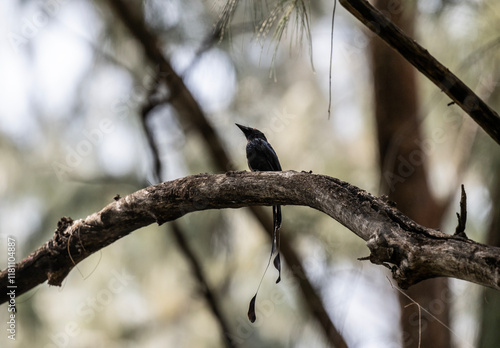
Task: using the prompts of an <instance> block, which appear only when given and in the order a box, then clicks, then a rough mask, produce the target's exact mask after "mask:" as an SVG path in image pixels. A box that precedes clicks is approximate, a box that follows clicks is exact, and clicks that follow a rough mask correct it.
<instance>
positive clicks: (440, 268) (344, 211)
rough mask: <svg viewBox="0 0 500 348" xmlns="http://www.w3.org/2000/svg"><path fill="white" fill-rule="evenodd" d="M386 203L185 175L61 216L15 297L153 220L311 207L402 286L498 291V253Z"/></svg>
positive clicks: (274, 177) (334, 183)
mask: <svg viewBox="0 0 500 348" xmlns="http://www.w3.org/2000/svg"><path fill="white" fill-rule="evenodd" d="M389 203H390V202H389ZM389 203H388V202H386V200H384V199H383V198H377V197H374V196H372V195H371V194H369V193H367V192H366V191H363V190H361V189H359V188H357V187H355V186H352V185H350V184H348V183H346V182H343V181H341V180H338V179H335V178H331V177H328V176H324V175H314V174H309V173H298V172H294V171H287V172H256V173H249V172H228V173H226V174H199V175H194V176H188V177H185V178H181V179H177V180H173V181H169V182H164V183H161V184H158V185H155V186H150V187H147V188H145V189H142V190H140V191H137V192H135V193H132V194H130V195H127V196H125V197H122V198H117V200H116V201H115V202H112V203H110V204H108V205H107V206H106V207H104V208H103V209H102V210H101V211H99V212H96V213H94V214H92V215H90V216H88V217H87V218H85V219H80V220H75V221H73V220H72V219H70V218H62V219H61V221H60V222H59V224H58V228H57V230H56V231H55V233H54V236H53V238H52V239H51V240H49V241H48V242H47V243H45V244H44V245H43V246H41V247H40V248H39V249H38V250H36V251H35V252H33V253H32V254H31V255H29V256H28V257H27V258H25V259H24V260H23V261H21V262H20V263H18V264H17V265H16V285H17V289H16V293H17V295H18V296H19V295H21V294H22V293H24V292H26V291H28V290H30V289H32V288H33V287H35V286H36V285H38V284H40V283H42V282H44V281H45V280H48V284H49V285H57V286H60V285H61V282H62V281H63V279H64V278H65V277H66V276H67V275H68V273H69V272H70V271H71V269H72V268H73V267H74V266H75V265H76V264H77V263H79V262H80V261H82V260H83V259H85V258H86V257H88V256H89V255H91V254H92V253H94V252H96V251H98V250H100V249H102V248H104V247H106V246H108V245H110V244H111V243H113V242H114V241H116V240H118V239H120V238H122V237H124V236H126V235H128V234H129V233H131V232H132V231H134V230H136V229H138V228H140V227H144V226H147V225H149V224H151V223H154V222H156V223H158V224H162V223H165V222H166V221H171V220H175V219H177V218H179V217H181V216H183V215H185V214H188V213H190V212H194V211H200V210H207V209H223V208H240V207H244V206H254V205H267V206H271V205H276V204H280V205H304V206H309V207H311V208H314V209H317V210H319V211H322V212H324V213H325V214H328V215H329V216H330V217H332V218H334V219H335V220H337V221H338V222H340V223H341V224H343V225H344V226H346V227H347V228H349V229H350V230H351V231H353V232H354V233H355V234H356V235H357V236H359V237H360V238H362V239H363V240H365V241H367V246H368V248H369V249H370V252H371V254H370V261H371V262H373V263H376V264H382V265H384V266H386V267H388V268H389V269H390V270H391V271H392V275H393V278H394V279H395V281H396V282H397V283H398V285H399V286H400V287H403V288H406V287H408V286H411V285H413V284H416V283H418V282H420V281H422V280H424V279H428V278H433V277H442V276H443V277H455V278H459V279H463V280H467V281H471V282H474V283H477V284H481V285H484V286H489V287H492V288H495V289H499V290H500V248H496V247H489V246H486V245H483V244H480V243H476V242H474V241H471V240H469V239H464V238H460V237H456V236H452V235H448V234H445V233H443V232H440V231H438V230H433V229H429V228H426V227H423V226H420V225H418V224H417V223H415V222H414V221H413V220H411V219H409V218H408V217H406V216H405V215H403V214H402V213H401V212H399V211H398V210H397V209H396V208H395V207H394V206H392V205H391V204H389ZM284 238H286V236H284ZM7 279H8V278H7V270H4V271H2V272H1V273H0V287H1V288H3V289H5V288H6V287H7ZM7 300H8V296H7V295H6V292H3V293H2V294H0V303H3V302H6V301H7Z"/></svg>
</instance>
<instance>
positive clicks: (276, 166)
mask: <svg viewBox="0 0 500 348" xmlns="http://www.w3.org/2000/svg"><path fill="white" fill-rule="evenodd" d="M259 140H260V141H259V142H258V147H259V152H261V153H262V155H263V157H264V158H265V160H266V162H267V164H268V166H269V169H268V170H271V171H281V165H280V161H279V160H278V155H276V152H275V151H274V149H273V147H272V146H271V144H269V143H268V142H267V141H264V140H261V139H259Z"/></svg>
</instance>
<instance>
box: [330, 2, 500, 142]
mask: <svg viewBox="0 0 500 348" xmlns="http://www.w3.org/2000/svg"><path fill="white" fill-rule="evenodd" d="M339 1H340V3H341V4H342V6H344V7H345V9H346V10H347V11H349V12H350V13H351V14H352V15H353V16H354V17H356V18H357V19H358V20H359V21H360V22H361V23H363V24H364V25H365V26H366V27H367V28H369V29H370V30H371V31H373V32H374V33H375V34H376V35H378V36H379V37H380V38H381V39H383V40H384V41H385V42H386V43H387V44H388V45H389V46H391V47H392V48H393V49H395V50H396V51H397V52H399V53H400V54H401V55H402V56H403V57H404V58H405V59H406V60H407V61H408V62H410V63H411V64H412V65H413V66H414V67H415V68H417V69H418V70H419V71H420V72H421V73H422V74H424V75H425V76H426V77H427V78H428V79H429V80H431V81H432V82H433V83H434V84H435V85H436V86H438V87H439V88H441V90H442V91H443V92H445V93H446V94H447V95H448V96H449V97H450V98H451V99H452V100H453V101H454V102H455V103H456V104H457V105H459V106H460V107H461V108H462V109H463V110H464V111H465V112H466V113H467V114H468V115H469V116H470V117H472V119H473V120H474V121H476V122H477V124H478V125H479V126H481V128H483V129H484V131H485V132H486V133H487V134H489V136H490V137H491V138H493V140H495V141H496V142H497V143H498V144H500V116H498V114H497V113H496V112H495V111H494V110H493V109H491V108H490V107H489V106H488V105H487V104H486V103H485V102H484V101H483V100H482V99H481V98H479V96H477V95H476V94H475V93H474V92H473V91H472V90H471V89H470V88H469V87H468V86H467V85H466V84H464V83H463V82H462V81H461V80H460V79H459V78H458V77H457V76H455V75H454V74H453V73H452V72H451V71H450V70H449V69H448V68H447V67H445V66H444V65H443V64H441V63H440V62H439V61H438V60H437V59H436V58H434V57H433V56H432V55H431V54H430V53H429V52H428V51H427V50H426V49H425V48H423V47H422V46H420V45H419V44H418V43H416V42H415V40H413V39H411V38H410V37H408V35H406V34H405V33H404V32H403V31H402V30H401V29H400V28H398V27H397V26H396V25H394V23H393V22H392V21H391V20H390V19H388V18H387V17H385V16H384V15H383V14H382V13H381V12H380V11H378V10H377V9H376V8H375V7H373V6H372V5H371V4H370V3H369V2H368V1H365V0H339ZM400 6H401V4H400ZM394 10H397V9H396V8H395V9H394Z"/></svg>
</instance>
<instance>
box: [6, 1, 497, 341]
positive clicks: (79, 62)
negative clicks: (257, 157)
mask: <svg viewBox="0 0 500 348" xmlns="http://www.w3.org/2000/svg"><path fill="white" fill-rule="evenodd" d="M127 3H128V5H129V6H131V7H132V8H133V9H134V12H135V13H136V14H137V15H138V16H140V17H142V18H144V21H145V24H146V26H147V27H148V28H149V30H150V31H151V32H152V33H154V35H155V36H157V37H158V39H159V40H160V42H159V44H160V45H161V47H162V50H163V52H164V55H165V56H166V57H167V58H168V60H169V61H170V63H171V64H172V66H173V68H174V69H175V71H176V73H177V74H178V75H180V76H181V77H182V78H183V80H184V82H185V83H186V85H187V87H188V88H189V89H190V91H191V92H192V93H193V95H194V97H195V99H196V100H197V102H198V103H199V104H200V106H201V107H202V110H203V112H204V114H205V116H206V117H207V119H208V120H209V122H210V123H211V124H212V126H213V127H214V128H215V130H216V132H217V133H218V135H219V136H220V137H221V139H222V140H223V143H224V145H225V147H226V150H227V151H228V153H229V155H230V158H231V159H232V161H233V163H228V168H230V166H234V167H236V168H238V169H239V170H246V169H247V165H246V159H245V153H244V147H245V139H244V137H243V135H242V134H241V132H240V131H239V130H238V129H237V128H236V127H235V126H234V123H235V122H238V123H241V124H245V125H251V126H253V127H256V128H258V129H260V130H262V131H263V132H264V133H265V134H266V136H267V138H268V139H269V141H270V142H271V143H272V145H273V147H274V149H275V150H276V152H277V153H278V156H279V158H280V161H281V164H282V167H283V169H284V170H288V169H293V170H298V171H300V170H307V171H309V170H312V171H313V173H321V174H326V175H330V176H334V177H338V178H340V179H342V180H345V181H348V182H350V183H352V184H354V185H357V186H359V187H361V188H363V189H365V190H367V191H369V192H371V193H373V194H375V195H379V194H383V193H386V192H382V190H381V187H382V186H381V181H382V180H383V178H381V177H380V174H379V169H378V159H377V156H378V151H377V145H376V135H375V125H374V119H373V108H374V103H375V102H376V101H375V100H374V97H373V95H374V94H373V87H372V78H373V77H372V71H371V67H370V59H369V55H368V53H369V52H368V51H369V41H370V37H371V34H368V33H367V31H366V30H365V29H364V28H362V27H361V26H360V24H359V23H358V22H357V21H356V20H355V19H354V18H352V16H351V15H350V14H349V13H347V12H345V11H344V10H343V9H342V8H341V7H340V6H338V7H337V12H336V17H335V30H334V39H333V40H334V43H333V45H334V50H333V51H334V53H333V70H332V73H333V77H332V112H331V116H330V117H329V115H328V113H327V110H328V91H329V88H328V87H329V86H328V83H329V79H328V74H329V64H330V35H331V16H332V8H333V3H332V2H331V1H314V2H308V1H305V2H304V5H305V7H303V8H301V4H303V2H302V1H268V2H263V1H255V2H251V1H243V2H241V3H240V4H238V8H237V10H236V11H235V12H234V13H233V16H232V18H231V19H230V20H228V21H227V23H228V25H227V26H226V27H224V30H223V37H222V38H221V39H220V40H219V39H218V38H215V40H214V39H213V38H212V37H211V34H212V32H213V31H214V28H215V23H217V22H218V21H220V20H221V18H222V19H224V17H221V16H223V13H224V12H223V11H224V9H227V6H231V4H232V2H229V4H227V3H226V1H181V0H169V1H161V0H144V1H140V0H134V1H127ZM277 4H278V5H277ZM292 5H294V6H295V7H287V6H292ZM276 6H283V10H282V11H281V12H280V11H278V10H276V9H277V7H276ZM403 7H404V8H406V7H411V8H412V10H413V11H415V12H414V13H415V16H416V20H415V32H416V34H415V36H416V38H415V39H416V40H417V41H418V42H419V43H420V44H422V45H423V46H424V47H425V48H427V49H428V50H429V51H430V52H431V54H433V55H434V56H435V57H436V58H438V59H439V60H440V61H441V62H442V63H443V64H444V65H446V66H447V67H449V68H450V70H451V71H453V72H455V73H456V74H457V75H458V76H459V77H460V78H461V79H463V80H464V81H465V82H466V83H467V84H468V85H469V86H470V87H471V88H472V89H473V90H474V91H476V92H477V93H478V94H479V95H480V96H481V97H482V98H484V99H485V100H486V101H487V103H488V104H489V105H490V106H492V107H493V108H494V109H496V110H500V95H499V93H500V92H499V88H498V87H499V78H500V64H499V61H500V56H499V55H500V50H499V46H500V36H499V33H500V21H499V18H500V3H498V2H497V1H493V0H474V1H464V2H458V1H450V0H419V1H416V0H414V1H410V2H404V5H403ZM287 9H291V11H292V12H291V15H290V18H289V22H288V26H286V28H284V29H283V32H282V33H281V35H280V25H281V24H283V23H282V22H280V21H279V20H278V21H276V20H275V22H274V23H271V24H268V26H266V25H263V23H266V22H265V21H266V20H267V21H268V22H267V23H270V21H271V19H273V18H274V17H273V16H275V15H276V16H277V17H278V19H279V18H283V17H280V16H282V15H283V13H286V11H287ZM304 11H305V12H304ZM0 13H1V15H0V16H1V20H0V32H1V33H2V40H1V41H0V45H1V49H0V51H1V54H0V60H1V64H0V76H1V77H2V78H1V81H0V100H1V101H2V102H1V103H0V134H1V137H0V155H1V159H2V162H1V163H2V164H1V166H0V192H1V197H2V199H1V201H0V233H1V236H2V237H1V240H0V247H1V250H6V238H7V236H14V237H15V238H16V240H17V246H18V249H17V257H18V259H19V260H20V259H21V257H25V256H27V255H28V254H29V253H30V252H32V251H33V250H34V249H36V248H37V247H38V246H39V245H41V244H43V243H44V242H46V241H47V240H48V239H49V238H51V236H52V234H53V231H54V230H55V227H56V225H57V221H58V220H59V219H60V218H61V217H62V216H70V217H72V218H73V219H79V218H84V217H86V216H87V215H89V214H92V213H93V212H95V211H98V210H100V209H101V208H102V207H103V206H105V205H106V204H108V203H109V202H111V201H112V200H113V197H114V196H115V195H116V194H120V195H122V196H124V195H126V194H129V193H131V192H134V191H136V190H138V189H140V188H143V187H145V186H146V185H149V183H155V180H156V179H155V176H154V170H153V156H152V153H151V149H150V147H149V145H148V142H147V139H146V137H145V132H144V128H143V125H142V115H141V110H142V108H143V107H144V105H145V104H146V103H147V97H148V96H149V94H150V92H151V90H152V89H153V86H154V84H155V81H156V79H157V78H158V77H157V75H156V72H157V68H158V67H157V66H154V65H152V64H150V62H148V60H147V59H146V57H145V56H144V54H143V51H142V47H141V43H139V42H137V41H136V40H135V39H134V38H132V36H131V35H130V32H129V30H128V29H127V28H126V27H125V26H124V25H123V23H122V21H121V19H120V17H119V16H118V15H117V13H115V12H114V10H113V7H112V6H109V3H108V1H90V0H71V1H69V0H37V1H35V0H33V1H31V0H24V1H18V2H10V1H3V2H2V3H1V4H0ZM304 15H307V17H304ZM219 29H220V28H219ZM417 80H418V94H419V113H420V115H421V116H422V120H421V122H422V123H421V125H422V129H423V131H424V133H425V134H426V135H425V136H424V138H425V139H427V140H429V142H430V146H432V150H431V151H429V152H428V153H427V154H428V156H429V158H428V161H429V177H428V180H429V183H430V186H431V187H432V190H433V192H434V194H435V195H437V196H438V197H447V196H450V195H452V196H453V197H455V198H454V199H453V202H454V203H453V204H452V205H451V207H450V209H449V211H448V212H447V213H446V216H447V218H446V219H445V220H444V222H443V224H442V226H441V228H442V229H443V230H444V231H447V232H452V231H453V230H454V228H455V225H456V221H455V217H454V214H455V211H458V201H459V198H458V194H459V184H460V183H464V184H465V187H466V190H467V193H468V196H469V215H468V217H469V220H468V229H467V232H468V235H469V237H471V238H472V239H474V240H478V241H481V242H487V241H489V243H496V245H499V244H500V243H499V241H498V240H499V237H498V228H496V230H495V229H494V228H493V227H492V226H494V224H495V223H496V224H497V225H496V226H497V227H498V225H499V224H498V221H496V220H494V219H493V218H494V217H497V219H498V216H499V215H500V214H499V213H498V212H499V208H498V203H499V197H500V195H499V194H498V192H499V191H500V190H499V187H500V181H499V176H498V168H499V165H500V160H499V159H500V156H499V153H500V151H499V149H498V145H497V144H495V143H494V142H493V141H492V140H491V139H490V138H489V137H488V136H487V135H485V134H484V132H483V131H482V130H480V129H478V128H477V126H476V125H475V124H474V122H473V121H472V120H471V119H470V118H469V117H468V116H467V115H465V114H464V113H463V112H462V111H461V110H458V108H457V107H456V106H452V108H456V109H454V114H453V115H459V116H457V117H459V126H458V127H456V128H453V129H451V128H450V127H449V124H450V119H449V117H448V116H449V115H450V111H449V110H450V106H447V103H448V102H449V99H448V98H447V97H446V96H445V95H444V94H443V93H441V92H440V91H439V90H438V88H436V87H435V86H434V85H433V84H432V83H430V82H429V81H427V80H426V79H425V78H424V77H422V76H420V75H418V76H417ZM158 93H159V96H158V97H159V98H161V97H164V96H165V94H166V92H164V91H163V94H162V91H161V90H160V91H159V92H158ZM454 117H455V116H454ZM103 122H104V123H103ZM147 127H148V129H149V130H150V131H151V132H152V134H153V136H154V141H155V143H156V145H157V146H158V149H159V157H160V159H161V163H162V166H163V171H162V173H161V180H162V181H164V180H171V179H174V178H178V177H182V176H186V175H190V174H196V173H200V172H220V170H217V169H216V166H214V164H213V161H212V160H211V158H210V156H209V155H208V154H207V144H206V143H205V142H204V141H203V139H202V138H201V137H200V135H199V133H197V132H196V131H195V129H194V128H195V127H193V126H192V125H191V126H190V125H189V124H186V123H183V122H181V121H180V120H179V119H178V115H177V113H176V110H175V109H174V108H172V107H171V106H170V105H169V104H168V103H165V104H163V105H162V106H160V107H157V108H155V109H154V110H153V111H152V112H151V115H150V116H149V117H148V119H147ZM435 130H440V131H442V132H443V133H444V136H443V137H442V138H440V140H439V141H435V140H433V138H432V134H433V133H432V132H433V131H435ZM148 182H149V183H148ZM268 210H269V213H270V211H271V209H270V208H269V209H268ZM495 210H496V212H497V213H496V214H494V211H495ZM283 214H284V223H283V224H284V227H285V228H286V227H289V228H290V233H289V234H287V235H282V238H285V239H287V240H289V241H290V242H291V244H292V245H293V246H294V247H295V248H296V251H297V253H298V254H299V255H300V256H301V258H302V261H303V265H304V267H305V269H306V271H307V273H308V276H309V278H310V279H311V281H312V283H313V284H314V285H315V287H316V288H317V289H318V290H319V292H320V294H321V295H322V297H323V300H324V303H325V306H326V309H327V311H328V313H329V314H330V316H331V318H332V320H333V323H334V324H335V326H336V327H337V329H338V330H339V331H340V332H341V334H342V335H343V337H344V338H345V340H346V342H347V343H348V345H349V346H352V347H398V346H401V344H402V338H401V333H400V329H399V315H400V314H399V313H400V308H399V304H398V300H397V296H398V293H397V290H396V289H395V288H394V287H393V286H392V285H391V281H390V280H389V279H388V278H387V276H388V274H387V272H385V271H384V270H383V269H382V268H381V267H378V266H375V265H372V264H369V263H367V262H360V261H357V260H356V258H358V257H363V256H366V255H367V253H368V250H367V249H366V247H365V244H364V242H363V241H362V240H360V239H359V238H357V237H356V236H355V235H354V234H353V233H351V232H349V231H348V230H346V229H345V228H343V227H342V226H340V225H339V224H338V223H336V222H334V221H332V220H331V219H330V218H328V217H327V216H325V215H322V214H320V213H318V212H316V211H313V210H311V209H308V208H304V207H284V209H283ZM495 221H496V222H495ZM178 224H179V225H180V226H181V227H182V230H183V232H184V234H185V236H186V239H187V240H188V242H189V244H190V246H191V248H192V249H193V251H194V253H195V254H196V255H197V256H198V258H199V260H201V263H202V266H203V271H204V272H205V274H206V276H207V279H208V284H209V285H210V287H211V288H212V289H213V291H214V293H215V294H216V296H217V302H218V303H219V305H220V306H221V308H222V311H223V313H224V316H225V317H226V319H227V320H228V323H229V324H230V329H231V335H232V337H233V342H234V343H235V345H236V346H241V347H278V346H293V347H303V346H315V347H321V346H329V343H328V341H327V339H326V338H325V336H324V334H323V333H322V331H321V330H320V329H319V327H318V324H317V323H316V321H315V320H314V318H313V317H312V316H311V315H310V314H308V313H309V312H308V311H306V310H305V309H304V302H303V301H302V300H301V298H300V296H301V294H300V292H299V291H298V290H297V286H296V281H295V279H294V276H293V275H292V274H291V273H290V272H287V270H286V269H287V265H286V264H285V265H284V272H285V273H284V280H283V281H282V283H280V284H279V285H275V284H274V279H275V274H274V270H273V271H270V272H268V274H267V275H266V277H265V279H264V283H263V286H262V289H261V292H260V294H259V300H260V301H262V303H263V304H266V303H267V304H268V306H267V307H261V311H262V313H261V315H260V317H259V319H258V320H257V322H256V323H255V324H254V325H251V324H250V323H249V322H248V319H247V317H246V311H247V306H248V301H249V300H250V298H251V297H252V296H253V293H254V291H255V289H256V287H257V284H258V281H259V279H260V276H261V274H262V271H263V269H264V267H265V264H266V262H267V258H268V253H269V249H270V242H269V239H268V237H267V235H266V234H265V233H263V231H262V228H261V226H260V225H259V224H258V223H256V222H255V220H254V218H253V216H252V215H251V214H249V211H248V210H247V209H239V210H225V211H205V212H199V213H194V214H189V215H188V216H185V217H183V218H182V219H180V220H179V221H178ZM490 227H491V231H495V232H496V233H497V235H496V237H495V235H494V234H492V233H490V234H488V231H489V230H490ZM2 254H3V252H2ZM5 265H6V258H4V257H2V259H1V260H0V266H1V267H2V268H5ZM450 290H451V291H450V293H451V295H450V297H449V298H447V300H446V301H447V305H450V308H451V309H450V310H451V312H450V313H451V315H450V318H451V321H450V330H451V332H452V335H451V340H452V346H454V347H474V346H479V345H480V344H481V346H483V347H494V346H495V339H496V338H494V337H493V338H491V340H489V341H488V340H487V339H486V337H489V336H488V335H489V334H487V333H486V331H484V330H485V329H484V328H485V327H486V326H488V325H489V326H491V327H493V328H494V327H498V325H499V318H498V311H497V314H496V318H494V317H491V318H488V317H486V315H487V314H485V313H486V312H484V313H483V311H482V310H481V308H483V307H484V306H485V305H486V307H488V306H490V305H491V306H492V305H493V304H494V303H496V302H498V301H499V300H498V299H496V300H495V297H494V296H495V293H486V292H485V293H483V289H482V288H480V287H479V286H475V285H473V284H469V283H465V282H462V281H458V280H451V281H450ZM202 291H203V289H200V284H199V283H198V282H197V281H196V279H195V278H194V277H193V275H192V270H191V268H190V266H189V264H188V263H187V261H186V259H185V257H184V255H183V253H182V252H180V251H179V247H178V245H177V243H176V241H175V239H174V238H173V236H172V233H171V230H170V228H169V226H168V224H167V225H166V226H160V227H158V226H156V225H154V226H149V227H147V228H143V229H141V230H139V231H136V232H134V233H132V234H131V235H129V236H127V237H126V238H124V239H122V240H120V241H118V242H116V243H114V244H112V245H111V246H109V247H107V248H105V249H103V250H102V251H100V252H98V253H96V254H95V255H93V256H91V257H89V258H88V259H87V260H85V261H84V262H82V263H80V264H79V265H78V267H77V268H76V269H74V270H73V271H72V272H71V273H70V275H69V276H68V278H67V279H66V280H65V282H64V284H63V286H62V287H61V288H55V287H48V286H47V285H41V286H38V287H37V288H35V289H34V290H32V291H30V292H29V293H27V294H25V295H23V296H21V297H19V298H18V299H17V301H18V302H17V303H18V311H19V313H18V317H17V318H18V335H17V340H16V342H15V345H16V346H24V347H26V346H35V347H38V346H40V347H53V346H60V347H90V346H92V347H96V346H97V347H101V346H102V347H135V346H141V347H159V346H163V347H165V346H176V347H188V346H189V347H193V346H197V347H218V346H220V345H222V344H223V340H222V336H221V332H220V329H219V327H218V325H217V323H216V322H215V320H214V317H213V314H212V312H211V311H210V309H209V307H208V305H207V303H206V302H205V300H204V298H203V296H202ZM496 295H498V294H496ZM497 297H498V296H497ZM266 301H267V302H266ZM495 301H496V302H495ZM259 305H260V304H259V302H257V310H258V311H259ZM1 308H2V311H1V312H2V314H1V316H2V318H6V317H7V316H6V313H7V311H6V309H5V306H2V307H1ZM494 315H495V314H494V313H493V316H494ZM495 320H496V321H495ZM0 340H1V342H5V341H6V340H7V338H6V334H5V332H4V334H2V337H1V338H0ZM96 342H98V343H96ZM488 342H489V343H488ZM498 342H499V341H498V340H496V343H498ZM10 343H11V342H9V344H10ZM2 345H3V343H2Z"/></svg>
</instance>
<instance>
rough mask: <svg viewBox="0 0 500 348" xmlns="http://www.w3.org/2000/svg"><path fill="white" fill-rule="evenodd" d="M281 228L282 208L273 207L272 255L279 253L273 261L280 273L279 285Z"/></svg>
mask: <svg viewBox="0 0 500 348" xmlns="http://www.w3.org/2000/svg"><path fill="white" fill-rule="evenodd" d="M280 227H281V206H280V205H275V206H273V236H272V239H273V241H272V248H271V255H273V254H274V253H275V252H277V254H276V257H275V258H274V261H273V264H274V268H276V269H277V270H278V272H279V275H278V279H277V280H276V283H279V282H280V280H281V259H280Z"/></svg>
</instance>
